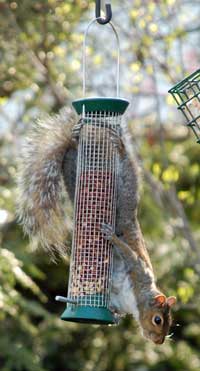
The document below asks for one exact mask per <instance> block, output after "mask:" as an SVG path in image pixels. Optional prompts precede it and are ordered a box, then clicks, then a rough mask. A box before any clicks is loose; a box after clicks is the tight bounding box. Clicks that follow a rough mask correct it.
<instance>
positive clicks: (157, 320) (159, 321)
mask: <svg viewBox="0 0 200 371" xmlns="http://www.w3.org/2000/svg"><path fill="white" fill-rule="evenodd" d="M152 323H153V325H156V326H157V325H161V324H162V323H163V319H162V318H161V317H160V316H158V315H156V316H154V317H153V318H152Z"/></svg>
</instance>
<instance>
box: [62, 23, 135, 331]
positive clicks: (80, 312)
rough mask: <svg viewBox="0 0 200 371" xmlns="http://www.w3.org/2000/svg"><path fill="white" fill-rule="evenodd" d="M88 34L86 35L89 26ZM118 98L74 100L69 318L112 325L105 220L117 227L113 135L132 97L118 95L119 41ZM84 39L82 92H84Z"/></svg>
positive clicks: (109, 250) (116, 163)
mask: <svg viewBox="0 0 200 371" xmlns="http://www.w3.org/2000/svg"><path fill="white" fill-rule="evenodd" d="M94 21H96V19H95V20H93V21H92V22H91V23H90V24H89V26H88V28H87V30H86V33H85V39H86V35H87V32H88V29H89V27H90V25H91V24H92V23H93V22H94ZM109 24H110V25H111V27H112V29H113V31H114V32H115V35H116V37H117V41H118V63H117V97H114V98H105V97H98V98H96V97H95V98H83V99H79V100H76V101H74V102H73V107H74V109H75V110H76V112H77V113H78V115H79V116H80V122H81V129H80V133H79V142H78V159H77V172H76V191H75V202H74V228H73V244H72V254H71V261H70V276H69V284H68V295H67V298H64V297H57V300H60V301H65V302H67V306H66V309H65V311H64V313H63V314H62V316H61V319H63V320H65V321H73V322H85V323H99V324H113V323H115V318H114V315H113V314H112V312H111V311H110V309H109V300H110V288H111V280H112V264H113V253H112V244H111V242H110V241H108V240H106V239H105V238H104V235H103V233H102V231H101V226H102V224H109V225H111V226H112V228H113V230H114V229H115V217H116V200H117V178H118V166H119V155H118V149H117V148H116V145H115V143H114V141H113V139H112V138H113V136H114V137H116V136H117V135H119V136H120V132H121V130H120V123H121V118H122V115H123V113H124V112H125V110H126V108H127V106H128V104H129V103H128V101H127V100H125V99H121V98H119V97H118V96H119V40H118V36H117V33H116V30H115V28H114V26H113V24H112V23H109ZM85 39H84V53H83V96H85V72H86V71H85Z"/></svg>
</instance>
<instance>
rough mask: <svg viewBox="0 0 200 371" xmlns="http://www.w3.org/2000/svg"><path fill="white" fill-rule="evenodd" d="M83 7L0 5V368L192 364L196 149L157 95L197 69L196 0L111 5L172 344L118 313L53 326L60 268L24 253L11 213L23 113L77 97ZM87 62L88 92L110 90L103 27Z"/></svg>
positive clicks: (148, 370) (199, 325)
mask: <svg viewBox="0 0 200 371" xmlns="http://www.w3.org/2000/svg"><path fill="white" fill-rule="evenodd" d="M93 3H94V2H92V1H84V0H76V1H70V0H68V1H67V0H66V1H64V0H63V1H59V0H43V1H33V0H20V1H6V0H1V1H0V25H1V26H0V27H1V28H0V57H1V64H0V81H1V84H0V103H1V105H0V119H1V120H0V149H1V156H0V244H1V250H0V369H1V370H2V371H57V370H59V371H79V370H84V371H92V370H96V371H111V370H115V371H122V370H124V371H133V370H134V371H169V370H171V371H172V370H173V371H175V370H177V371H190V370H191V371H199V370H200V322H199V318H200V317H199V316H200V293H199V272H200V256H199V241H200V231H199V209H200V162H199V153H200V152H199V151H200V147H199V145H198V144H196V143H195V141H194V139H193V137H190V134H189V133H188V131H187V129H186V128H185V127H184V126H183V117H181V115H180V114H178V113H177V110H176V107H175V106H174V105H173V102H172V101H171V98H170V96H169V95H168V94H167V91H168V89H169V88H170V87H171V86H172V85H173V84H175V83H176V82H178V81H180V80H181V79H182V78H183V77H185V76H186V75H187V74H189V73H191V72H192V71H194V70H195V69H196V68H198V66H199V62H200V49H199V47H198V45H199V41H200V23H199V19H200V4H199V1H195V0H190V1H187V0H160V1H156V0H154V1H145V0H135V1H131V0H125V1H123V2H120V1H113V2H112V4H113V13H114V15H113V20H114V22H115V24H116V25H117V26H118V30H119V34H120V39H121V46H122V59H121V76H122V78H121V95H122V96H124V97H126V98H128V99H130V102H131V107H130V109H129V112H128V114H127V117H126V122H127V123H128V130H127V143H128V144H127V145H128V148H129V150H130V153H131V154H133V153H134V155H135V156H137V157H138V159H139V161H140V164H141V168H142V172H143V187H142V189H141V204H140V221H141V224H142V228H143V232H144V235H145V238H146V240H147V244H148V246H149V250H150V255H151V258H152V262H153V266H154V268H155V271H156V275H157V277H158V283H159V286H160V287H161V288H162V290H163V291H164V292H166V293H167V294H168V295H176V296H177V298H178V304H177V306H176V310H175V311H174V325H173V328H172V332H173V333H174V335H173V336H172V338H171V340H167V341H166V342H165V344H164V345H162V346H155V345H153V344H151V343H150V342H147V341H146V340H144V339H143V338H142V337H141V335H140V333H139V330H138V328H137V327H136V324H135V322H134V320H133V319H132V318H129V317H127V318H125V319H124V320H123V321H122V322H121V324H120V325H119V326H117V327H101V326H86V325H77V324H73V323H64V322H62V321H61V320H60V319H59V315H60V313H61V312H62V310H63V305H62V304H58V303H55V301H54V297H55V295H56V294H61V295H62V294H63V295H65V294H66V288H67V269H68V263H67V262H62V261H59V262H58V263H57V264H53V263H52V262H51V261H50V260H49V258H48V256H45V254H44V253H43V252H41V251H40V250H37V251H33V250H32V249H31V247H30V246H29V242H28V241H27V240H26V239H25V238H24V236H23V234H22V230H21V228H20V227H19V226H18V225H17V223H16V220H15V198H16V185H15V177H16V171H17V170H16V169H17V164H16V157H17V155H18V153H19V149H20V145H21V142H22V140H23V137H24V136H25V135H26V132H27V130H28V127H29V125H30V123H31V121H32V120H34V119H35V118H36V117H38V116H40V115H41V114H42V113H43V112H49V113H53V112H57V111H58V110H59V109H60V108H61V107H62V106H63V105H69V104H71V100H72V99H73V98H78V97H81V66H82V62H81V53H82V41H83V30H84V29H85V26H86V24H87V23H88V22H89V20H90V19H91V18H92V17H93V14H94V4H93ZM105 40H106V43H105ZM105 44H106V45H105ZM87 62H88V76H87V83H88V85H87V89H88V92H90V94H92V93H94V94H106V95H107V96H109V95H113V94H114V90H113V89H114V76H115V63H116V47H115V44H114V40H113V38H112V34H111V31H110V30H109V27H104V26H97V25H96V26H94V28H93V30H91V33H90V37H89V44H88V47H87ZM70 215H71V214H70ZM70 243H71V241H70V240H69V241H68V244H70Z"/></svg>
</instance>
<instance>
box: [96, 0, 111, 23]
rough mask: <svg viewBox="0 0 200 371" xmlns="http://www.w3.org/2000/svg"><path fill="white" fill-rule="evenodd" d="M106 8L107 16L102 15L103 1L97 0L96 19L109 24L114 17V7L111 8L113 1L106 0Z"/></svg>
mask: <svg viewBox="0 0 200 371" xmlns="http://www.w3.org/2000/svg"><path fill="white" fill-rule="evenodd" d="M105 9H106V12H105V14H106V16H105V18H103V17H101V1H100V0H96V9H95V13H96V19H97V22H98V23H99V24H107V23H109V22H110V21H111V19H112V8H111V3H110V1H109V0H106V2H105Z"/></svg>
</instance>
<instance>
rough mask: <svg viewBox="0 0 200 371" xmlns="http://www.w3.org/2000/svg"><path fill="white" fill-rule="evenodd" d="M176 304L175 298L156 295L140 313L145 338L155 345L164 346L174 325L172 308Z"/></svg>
mask: <svg viewBox="0 0 200 371" xmlns="http://www.w3.org/2000/svg"><path fill="white" fill-rule="evenodd" d="M175 303H176V298H175V297H174V296H170V297H168V298H167V297H166V296H165V295H163V294H159V295H156V296H155V297H154V298H153V300H151V301H150V302H149V303H148V305H147V306H146V307H144V308H143V309H142V310H141V311H140V318H139V320H140V325H141V327H142V330H143V335H144V337H145V338H147V339H149V340H151V341H153V342H154V343H155V344H163V342H164V340H165V337H166V335H168V333H169V329H170V326H171V324H172V318H171V313H170V312H171V307H172V306H173V305H174V304H175Z"/></svg>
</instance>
